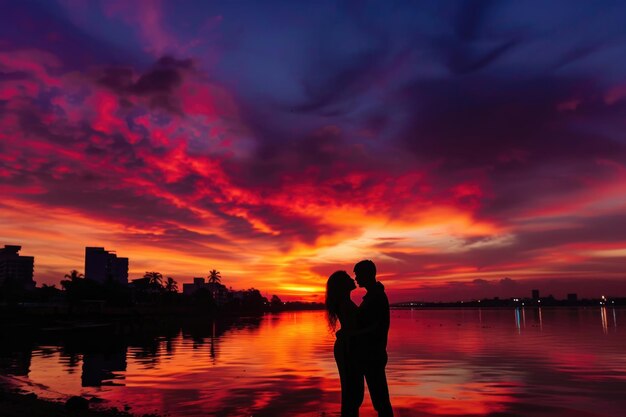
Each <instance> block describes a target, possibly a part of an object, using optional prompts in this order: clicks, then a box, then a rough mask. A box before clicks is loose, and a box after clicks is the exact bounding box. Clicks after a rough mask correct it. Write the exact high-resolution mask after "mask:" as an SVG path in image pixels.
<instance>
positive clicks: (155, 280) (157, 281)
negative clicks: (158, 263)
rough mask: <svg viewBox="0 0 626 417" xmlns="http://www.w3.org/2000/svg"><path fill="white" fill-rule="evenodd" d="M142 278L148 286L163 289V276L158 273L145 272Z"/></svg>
mask: <svg viewBox="0 0 626 417" xmlns="http://www.w3.org/2000/svg"><path fill="white" fill-rule="evenodd" d="M143 277H144V278H146V279H147V280H148V285H149V286H152V287H157V288H161V287H163V274H161V273H160V272H154V271H152V272H146V273H145V274H143Z"/></svg>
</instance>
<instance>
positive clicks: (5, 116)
mask: <svg viewBox="0 0 626 417" xmlns="http://www.w3.org/2000/svg"><path fill="white" fill-rule="evenodd" d="M1 9H2V13H0V195H1V198H0V246H1V245H4V244H18V245H22V247H23V249H22V254H24V255H31V256H35V280H36V281H37V283H38V285H41V284H43V283H48V284H52V283H56V284H57V285H58V282H59V281H60V279H62V277H63V275H64V274H65V273H67V272H68V271H69V270H70V269H78V270H80V271H83V269H84V250H85V249H84V248H85V246H103V247H105V248H106V249H109V250H116V251H117V253H118V254H119V255H120V256H126V257H129V258H130V278H137V277H139V276H141V275H143V273H144V272H145V271H160V272H161V273H163V274H164V275H165V276H172V277H174V278H175V279H176V280H177V281H178V282H179V283H183V282H189V281H191V279H192V277H194V276H206V275H207V274H208V271H209V270H210V269H213V268H215V269H218V270H219V271H221V273H222V277H223V282H224V283H225V284H226V285H227V286H232V287H233V288H235V289H240V288H249V287H255V288H259V289H260V290H261V292H262V293H263V294H264V295H266V294H267V295H271V294H278V295H279V296H281V297H283V298H284V299H287V300H300V299H301V300H318V301H321V300H322V298H323V290H324V284H325V281H326V278H327V277H328V275H329V274H330V273H331V272H333V271H334V270H336V269H346V270H348V271H350V272H351V271H352V267H353V265H354V263H355V262H356V261H358V260H360V259H363V258H368V259H372V260H374V261H375V262H376V264H377V265H378V269H379V279H380V280H381V281H383V282H384V284H385V285H386V287H387V290H388V292H389V294H390V298H391V301H405V300H411V299H421V300H434V301H436V300H457V299H469V298H473V297H492V296H501V297H504V296H512V295H530V289H531V288H538V289H540V290H541V292H542V294H545V295H547V294H548V293H552V294H554V295H555V296H557V297H564V296H565V294H566V293H568V292H578V293H579V295H581V296H600V295H601V294H611V295H622V296H624V295H626V3H624V2H619V1H615V2H612V1H606V2H598V3H595V2H588V1H585V2H580V1H574V0H566V1H549V2H546V1H544V0H542V1H525V2H516V1H511V2H506V1H497V2H489V1H469V0H468V1H458V2H451V1H439V0H437V1H427V2H425V1H422V2H415V1H407V2H391V1H376V2H366V1H364V2H350V1H341V2H339V1H338V2H330V1H312V2H300V1H251V2H244V1H198V2H192V1H184V2H173V1H172V2H159V1H127V0H122V1H101V2H100V1H75V0H63V1H62V0H59V1H41V2H31V1H7V2H2V5H1ZM361 295H362V293H361Z"/></svg>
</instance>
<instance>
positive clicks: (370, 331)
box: [354, 260, 393, 417]
mask: <svg viewBox="0 0 626 417" xmlns="http://www.w3.org/2000/svg"><path fill="white" fill-rule="evenodd" d="M354 274H355V280H356V282H357V284H358V285H359V287H364V288H365V289H366V290H367V293H366V294H365V296H364V297H363V302H362V303H361V305H360V306H359V309H358V311H357V332H356V333H357V334H356V335H355V342H356V346H355V349H354V354H355V355H357V363H358V367H359V369H360V371H361V373H362V374H363V376H364V377H365V381H367V387H368V388H369V392H370V397H371V398H372V404H373V405H374V408H375V409H376V411H378V415H379V417H391V416H393V410H392V408H391V401H390V400H389V387H388V386H387V377H386V375H385V366H386V365H387V334H388V333H389V300H388V299H387V295H386V294H385V287H384V286H383V284H381V283H380V282H378V281H376V265H374V262H372V261H370V260H365V261H361V262H359V263H357V264H356V265H354Z"/></svg>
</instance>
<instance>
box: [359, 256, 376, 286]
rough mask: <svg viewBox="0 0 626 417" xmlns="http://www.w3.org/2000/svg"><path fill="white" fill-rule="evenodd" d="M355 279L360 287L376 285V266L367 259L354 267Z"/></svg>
mask: <svg viewBox="0 0 626 417" xmlns="http://www.w3.org/2000/svg"><path fill="white" fill-rule="evenodd" d="M354 279H355V280H356V283H357V284H359V287H366V288H367V287H369V286H370V285H372V284H375V283H376V265H374V262H372V261H370V260H369V259H366V260H364V261H361V262H358V263H357V264H356V265H354Z"/></svg>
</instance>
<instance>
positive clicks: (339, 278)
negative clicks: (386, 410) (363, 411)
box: [326, 271, 364, 417]
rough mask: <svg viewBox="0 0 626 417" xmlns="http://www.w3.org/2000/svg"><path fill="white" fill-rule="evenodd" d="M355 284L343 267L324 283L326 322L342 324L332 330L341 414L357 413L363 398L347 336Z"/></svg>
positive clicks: (351, 329)
mask: <svg viewBox="0 0 626 417" xmlns="http://www.w3.org/2000/svg"><path fill="white" fill-rule="evenodd" d="M355 288H356V285H354V280H353V279H352V278H350V275H348V273H347V272H346V271H337V272H335V273H333V274H332V275H331V276H330V277H329V278H328V282H327V283H326V311H327V313H328V325H329V326H330V328H331V329H333V330H336V328H337V321H339V323H340V325H341V329H339V330H338V331H337V332H336V333H335V334H336V336H337V340H336V341H335V348H334V353H335V361H336V362H337V369H339V380H340V381H341V416H342V417H355V416H358V415H359V407H360V406H361V403H362V402H363V390H364V385H363V376H362V375H361V374H360V373H359V372H358V371H357V367H356V360H355V355H354V352H352V351H351V346H350V338H351V335H352V334H353V333H354V332H355V330H356V314H357V308H358V307H357V305H356V304H354V303H353V302H352V300H351V299H350V292H351V291H352V290H353V289H355Z"/></svg>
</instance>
